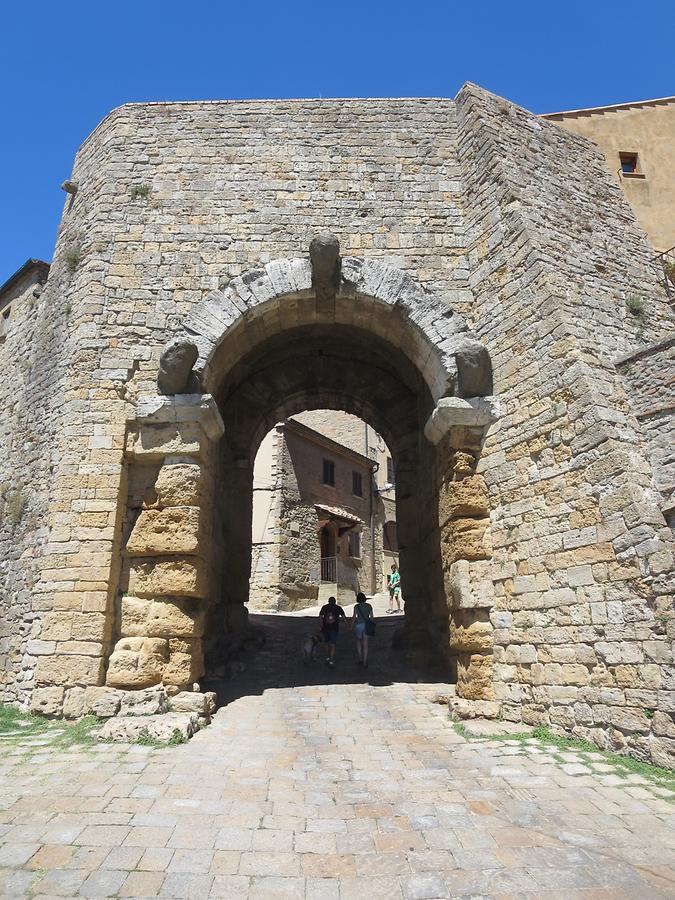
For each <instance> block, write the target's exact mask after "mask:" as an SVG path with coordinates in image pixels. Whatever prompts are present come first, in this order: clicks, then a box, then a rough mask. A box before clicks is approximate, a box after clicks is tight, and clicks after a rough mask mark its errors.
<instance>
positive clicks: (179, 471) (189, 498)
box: [154, 463, 201, 507]
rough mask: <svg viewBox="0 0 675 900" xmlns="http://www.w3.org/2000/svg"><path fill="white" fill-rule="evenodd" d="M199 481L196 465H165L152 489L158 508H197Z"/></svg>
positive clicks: (199, 474) (199, 473)
mask: <svg viewBox="0 0 675 900" xmlns="http://www.w3.org/2000/svg"><path fill="white" fill-rule="evenodd" d="M200 479H201V466H200V465H199V464H198V463H165V464H164V465H163V466H162V468H161V469H160V470H159V474H158V476H157V481H156V482H155V487H154V492H155V494H156V499H157V504H158V506H160V507H169V506H199V505H200V502H199V501H200V496H201V491H200Z"/></svg>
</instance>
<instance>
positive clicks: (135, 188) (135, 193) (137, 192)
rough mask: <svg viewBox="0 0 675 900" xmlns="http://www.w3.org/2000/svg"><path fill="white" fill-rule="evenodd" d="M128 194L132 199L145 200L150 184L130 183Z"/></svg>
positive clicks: (148, 194) (148, 193)
mask: <svg viewBox="0 0 675 900" xmlns="http://www.w3.org/2000/svg"><path fill="white" fill-rule="evenodd" d="M129 196H130V197H131V199H132V200H146V199H147V198H148V197H149V196H150V185H149V184H132V185H131V187H130V188H129Z"/></svg>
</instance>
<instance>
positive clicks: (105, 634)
mask: <svg viewBox="0 0 675 900" xmlns="http://www.w3.org/2000/svg"><path fill="white" fill-rule="evenodd" d="M111 632H112V620H111V617H110V616H105V615H102V614H101V613H95V612H89V613H85V612H74V613H73V618H72V623H71V635H70V636H71V639H72V640H74V641H96V642H98V643H104V642H105V641H107V640H109V639H110V635H111Z"/></svg>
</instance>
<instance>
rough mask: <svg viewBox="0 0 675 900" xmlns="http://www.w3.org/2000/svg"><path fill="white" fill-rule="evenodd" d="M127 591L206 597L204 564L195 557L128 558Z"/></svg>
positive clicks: (147, 594)
mask: <svg viewBox="0 0 675 900" xmlns="http://www.w3.org/2000/svg"><path fill="white" fill-rule="evenodd" d="M129 562H130V567H129V592H130V593H131V594H133V595H134V596H136V597H206V595H207V586H206V567H205V565H204V563H203V561H202V560H201V559H199V558H198V557H190V556H187V557H177V558H175V559H174V558H172V559H163V558H162V557H159V558H157V559H147V558H137V559H132V560H130V561H129Z"/></svg>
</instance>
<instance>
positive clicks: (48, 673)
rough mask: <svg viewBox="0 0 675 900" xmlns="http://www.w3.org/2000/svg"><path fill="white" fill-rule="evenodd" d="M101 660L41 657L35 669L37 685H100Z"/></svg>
mask: <svg viewBox="0 0 675 900" xmlns="http://www.w3.org/2000/svg"><path fill="white" fill-rule="evenodd" d="M102 674H103V660H102V658H101V657H96V656H78V655H75V654H74V655H72V656H61V655H60V654H58V653H57V654H56V655H54V656H41V657H39V658H38V662H37V665H36V667H35V680H36V682H37V683H38V684H56V685H64V686H65V685H76V684H81V685H85V686H86V685H93V684H100V682H101V678H102Z"/></svg>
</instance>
